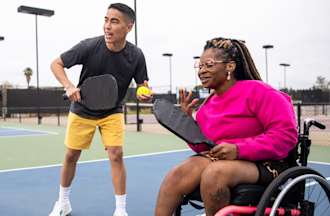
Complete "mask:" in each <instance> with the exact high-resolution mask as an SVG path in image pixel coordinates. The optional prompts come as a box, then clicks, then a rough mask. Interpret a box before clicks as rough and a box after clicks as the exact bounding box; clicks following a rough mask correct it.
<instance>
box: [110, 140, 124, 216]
mask: <svg viewBox="0 0 330 216" xmlns="http://www.w3.org/2000/svg"><path fill="white" fill-rule="evenodd" d="M107 152H108V156H109V160H110V165H111V176H112V184H113V188H114V191H115V199H116V209H115V212H114V216H127V212H126V169H125V164H124V160H123V148H122V147H121V146H115V147H107Z"/></svg>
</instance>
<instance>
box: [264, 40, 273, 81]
mask: <svg viewBox="0 0 330 216" xmlns="http://www.w3.org/2000/svg"><path fill="white" fill-rule="evenodd" d="M262 48H264V49H265V58H266V83H268V59H267V50H268V49H272V48H274V46H273V45H270V44H267V45H263V46H262Z"/></svg>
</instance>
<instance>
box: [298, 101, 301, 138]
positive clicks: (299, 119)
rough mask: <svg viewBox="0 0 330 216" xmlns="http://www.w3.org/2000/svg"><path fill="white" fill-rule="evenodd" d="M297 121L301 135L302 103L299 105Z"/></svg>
mask: <svg viewBox="0 0 330 216" xmlns="http://www.w3.org/2000/svg"><path fill="white" fill-rule="evenodd" d="M297 120H298V132H299V134H300V126H301V103H300V102H298V103H297Z"/></svg>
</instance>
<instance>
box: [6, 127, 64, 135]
mask: <svg viewBox="0 0 330 216" xmlns="http://www.w3.org/2000/svg"><path fill="white" fill-rule="evenodd" d="M1 128H5V129H11V130H16V131H27V132H38V133H42V134H22V135H8V136H6V135H1V136H0V137H22V136H42V135H49V134H51V135H58V133H57V132H53V131H42V130H32V129H25V128H18V127H7V126H2V127H1Z"/></svg>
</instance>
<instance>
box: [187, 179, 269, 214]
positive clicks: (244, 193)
mask: <svg viewBox="0 0 330 216" xmlns="http://www.w3.org/2000/svg"><path fill="white" fill-rule="evenodd" d="M265 189H266V186H263V185H257V184H240V185H237V186H236V187H234V188H233V189H232V190H231V200H230V203H231V204H233V205H240V206H250V205H257V204H258V202H259V200H260V197H261V196H262V194H263V192H264V191H265ZM195 201H198V202H202V197H201V194H200V188H199V187H197V188H196V189H195V190H194V191H193V192H192V193H190V194H187V195H185V196H184V197H183V200H182V202H181V205H187V204H188V203H189V204H190V205H192V206H193V207H195V208H197V209H202V208H203V206H202V205H201V204H199V203H197V202H195Z"/></svg>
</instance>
